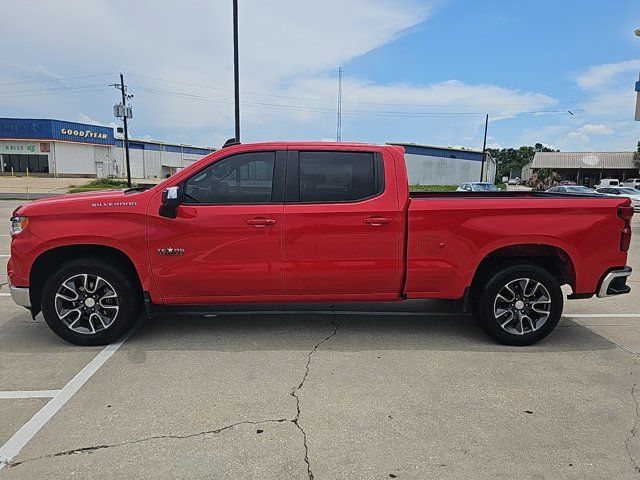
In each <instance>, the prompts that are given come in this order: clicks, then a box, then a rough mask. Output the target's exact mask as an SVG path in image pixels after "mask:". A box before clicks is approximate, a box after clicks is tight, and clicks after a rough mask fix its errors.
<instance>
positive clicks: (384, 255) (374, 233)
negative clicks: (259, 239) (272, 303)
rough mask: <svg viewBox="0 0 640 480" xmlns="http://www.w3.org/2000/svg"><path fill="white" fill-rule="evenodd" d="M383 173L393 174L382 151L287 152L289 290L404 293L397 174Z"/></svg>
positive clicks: (292, 292)
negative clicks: (400, 290)
mask: <svg viewBox="0 0 640 480" xmlns="http://www.w3.org/2000/svg"><path fill="white" fill-rule="evenodd" d="M385 171H386V172H393V171H394V159H393V158H392V157H391V156H388V155H383V150H381V151H378V152H372V151H367V150H366V149H364V150H363V151H353V148H351V149H350V151H335V150H334V151H331V150H313V151H311V150H308V151H305V150H300V151H290V152H289V156H288V160H287V184H286V200H285V213H284V216H285V218H284V220H285V226H284V282H285V289H286V293H287V294H288V295H304V296H315V297H316V298H322V297H321V296H322V295H327V298H328V299H329V300H331V299H335V298H337V296H339V295H344V296H345V298H354V299H355V298H356V297H357V298H363V299H366V298H367V295H370V294H377V295H379V294H381V293H392V292H396V293H398V292H399V289H400V282H401V275H400V272H401V271H402V251H401V249H402V245H403V243H402V235H403V232H404V230H403V228H404V227H403V222H402V216H401V215H400V208H399V206H398V195H397V190H396V184H395V181H394V178H395V176H393V175H389V177H390V178H388V179H387V180H385V176H384V172H385ZM318 296H320V297H318Z"/></svg>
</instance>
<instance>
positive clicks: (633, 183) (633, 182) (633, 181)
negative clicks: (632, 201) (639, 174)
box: [620, 178, 640, 190]
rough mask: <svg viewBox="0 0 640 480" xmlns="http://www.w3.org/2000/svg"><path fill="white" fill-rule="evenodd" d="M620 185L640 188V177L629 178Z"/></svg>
mask: <svg viewBox="0 0 640 480" xmlns="http://www.w3.org/2000/svg"><path fill="white" fill-rule="evenodd" d="M620 186H621V187H629V188H635V189H636V190H640V178H627V179H626V180H625V181H624V182H622V183H621V184H620Z"/></svg>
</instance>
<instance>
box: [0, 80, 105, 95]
mask: <svg viewBox="0 0 640 480" xmlns="http://www.w3.org/2000/svg"><path fill="white" fill-rule="evenodd" d="M104 86H106V85H105V84H104V83H93V84H87V85H67V86H64V87H49V88H31V89H28V90H0V95H2V94H14V93H32V92H34V93H39V92H50V91H57V90H75V89H84V88H96V87H104Z"/></svg>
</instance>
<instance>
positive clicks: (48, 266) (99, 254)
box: [29, 244, 142, 316]
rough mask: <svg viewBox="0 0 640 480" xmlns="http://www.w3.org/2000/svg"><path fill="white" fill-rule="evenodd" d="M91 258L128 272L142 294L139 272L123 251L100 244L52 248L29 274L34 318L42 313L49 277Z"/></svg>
mask: <svg viewBox="0 0 640 480" xmlns="http://www.w3.org/2000/svg"><path fill="white" fill-rule="evenodd" d="M83 257H85V258H91V259H92V260H103V261H105V262H108V263H109V264H111V265H113V264H116V265H118V266H119V267H120V268H122V269H124V271H126V273H127V275H128V276H130V277H131V278H132V279H133V281H134V282H135V284H136V285H137V286H138V287H139V289H140V292H142V283H141V279H140V275H139V272H138V271H137V269H136V266H135V264H134V262H133V260H132V259H131V258H130V257H129V255H127V254H126V253H125V252H123V251H122V250H120V249H118V248H116V247H112V246H107V245H100V244H79V245H64V246H58V247H53V248H50V249H49V250H46V251H44V252H42V253H40V255H38V257H36V259H35V261H34V262H33V264H32V265H31V269H30V272H29V296H30V300H31V310H32V314H33V316H35V315H37V314H38V313H39V312H40V304H41V298H42V288H43V287H44V283H45V281H46V279H47V277H48V275H49V274H50V273H51V272H52V271H54V270H55V269H57V268H58V267H59V266H60V265H62V264H63V263H65V262H67V261H69V260H75V259H78V258H83Z"/></svg>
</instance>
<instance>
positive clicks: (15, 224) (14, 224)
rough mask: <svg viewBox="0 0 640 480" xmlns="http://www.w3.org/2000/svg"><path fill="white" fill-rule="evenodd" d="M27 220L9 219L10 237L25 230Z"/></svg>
mask: <svg viewBox="0 0 640 480" xmlns="http://www.w3.org/2000/svg"><path fill="white" fill-rule="evenodd" d="M28 223H29V219H28V218H27V217H11V235H12V236H13V235H17V234H19V233H20V232H22V231H23V230H24V229H25V228H27V224H28Z"/></svg>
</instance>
